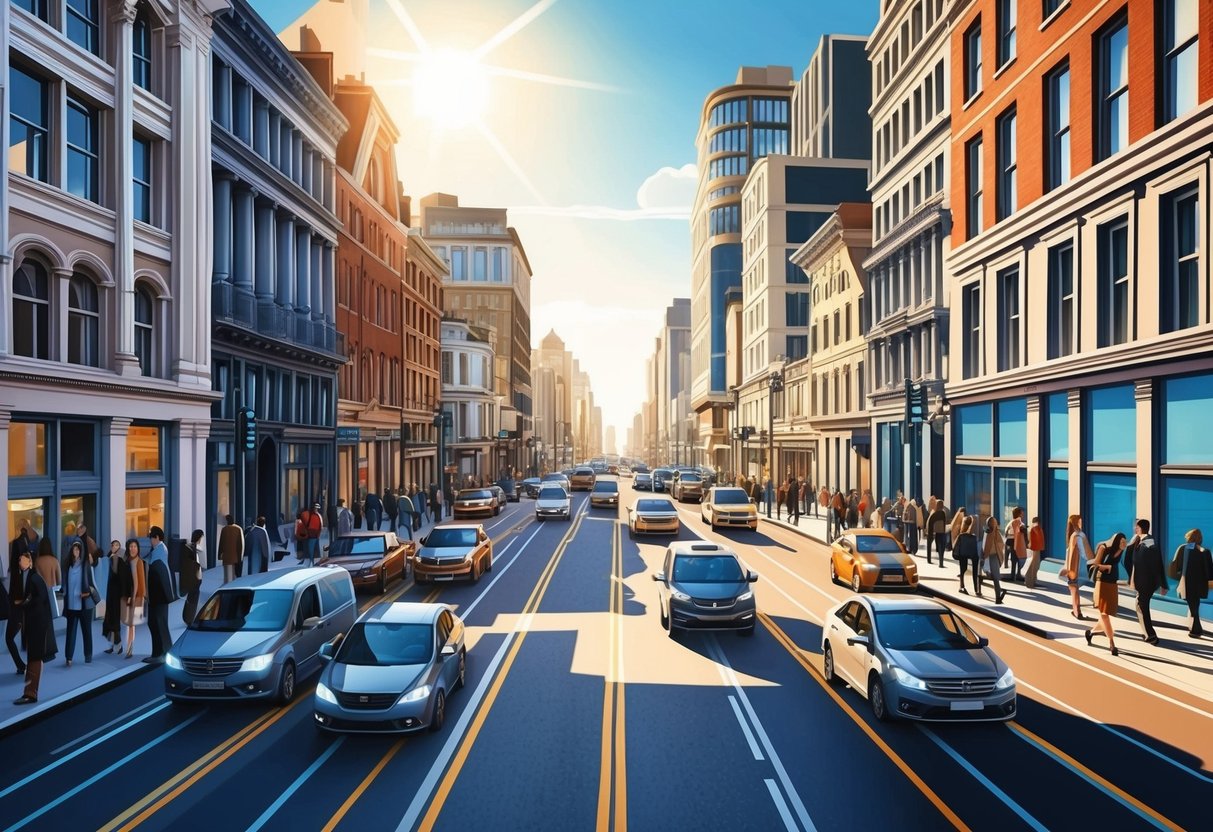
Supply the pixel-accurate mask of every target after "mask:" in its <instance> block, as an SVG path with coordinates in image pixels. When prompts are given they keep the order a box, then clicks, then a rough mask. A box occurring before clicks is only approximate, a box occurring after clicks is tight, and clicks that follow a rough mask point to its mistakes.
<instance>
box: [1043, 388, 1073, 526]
mask: <svg viewBox="0 0 1213 832" xmlns="http://www.w3.org/2000/svg"><path fill="white" fill-rule="evenodd" d="M1069 398H1070V397H1069V395H1068V394H1066V393H1054V394H1053V395H1051V396H1049V397H1048V398H1047V399H1046V400H1045V408H1046V417H1047V418H1048V430H1049V459H1057V460H1062V459H1069V458H1070V404H1069ZM1062 534H1065V531H1064V530H1063V531H1062Z"/></svg>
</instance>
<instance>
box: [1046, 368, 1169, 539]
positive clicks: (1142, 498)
mask: <svg viewBox="0 0 1213 832" xmlns="http://www.w3.org/2000/svg"><path fill="white" fill-rule="evenodd" d="M1133 398H1134V399H1135V400H1136V401H1137V516H1138V517H1153V516H1154V513H1155V508H1156V507H1157V506H1158V505H1160V504H1161V503H1159V502H1158V501H1156V500H1155V499H1154V482H1155V481H1154V472H1155V471H1156V470H1158V465H1159V464H1160V462H1161V461H1160V460H1157V459H1156V458H1155V447H1154V445H1155V443H1154V436H1155V430H1154V426H1155V425H1158V426H1159V427H1161V426H1162V420H1161V419H1158V418H1157V411H1156V409H1155V407H1154V380H1153V379H1149V378H1146V379H1139V380H1138V381H1137V382H1135V383H1134V389H1133ZM1071 444H1073V440H1071ZM1029 470H1031V469H1029ZM1160 519H1161V518H1160ZM1154 522H1157V521H1154Z"/></svg>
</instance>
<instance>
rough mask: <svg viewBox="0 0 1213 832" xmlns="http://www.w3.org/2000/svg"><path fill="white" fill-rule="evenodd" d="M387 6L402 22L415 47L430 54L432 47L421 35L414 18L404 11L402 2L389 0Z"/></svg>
mask: <svg viewBox="0 0 1213 832" xmlns="http://www.w3.org/2000/svg"><path fill="white" fill-rule="evenodd" d="M387 5H388V8H389V9H391V10H392V12H393V13H395V15H396V17H397V19H399V20H400V23H401V25H402V26H404V29H405V31H406V32H408V33H409V37H410V38H412V39H413V45H414V46H416V47H417V48H418V49H420V50H421V51H422V52H429V51H430V45H429V43H428V42H426V39H425V35H423V34H421V29H420V28H418V26H417V24H416V23H415V22H414V21H413V18H412V17H411V16H410V15H409V13H408V12H407V11H405V10H404V6H403V5H402V4H401V2H400V0H387Z"/></svg>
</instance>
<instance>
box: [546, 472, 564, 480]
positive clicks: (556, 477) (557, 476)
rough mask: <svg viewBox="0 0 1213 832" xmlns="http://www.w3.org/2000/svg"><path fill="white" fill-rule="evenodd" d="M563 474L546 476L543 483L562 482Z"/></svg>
mask: <svg viewBox="0 0 1213 832" xmlns="http://www.w3.org/2000/svg"><path fill="white" fill-rule="evenodd" d="M564 480H565V476H564V474H548V475H547V476H545V477H544V478H543V481H544V482H564Z"/></svg>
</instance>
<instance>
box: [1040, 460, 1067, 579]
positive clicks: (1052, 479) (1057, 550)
mask: <svg viewBox="0 0 1213 832" xmlns="http://www.w3.org/2000/svg"><path fill="white" fill-rule="evenodd" d="M1045 488H1046V491H1047V493H1046V495H1045V500H1046V504H1045V506H1046V507H1045V511H1046V514H1045V517H1044V521H1045V555H1046V556H1047V557H1053V558H1063V557H1065V552H1066V539H1065V538H1066V521H1067V520H1068V519H1069V517H1070V514H1071V513H1072V512H1071V511H1070V472H1069V470H1067V469H1065V468H1050V469H1049V470H1048V473H1047V476H1046V480H1045Z"/></svg>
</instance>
